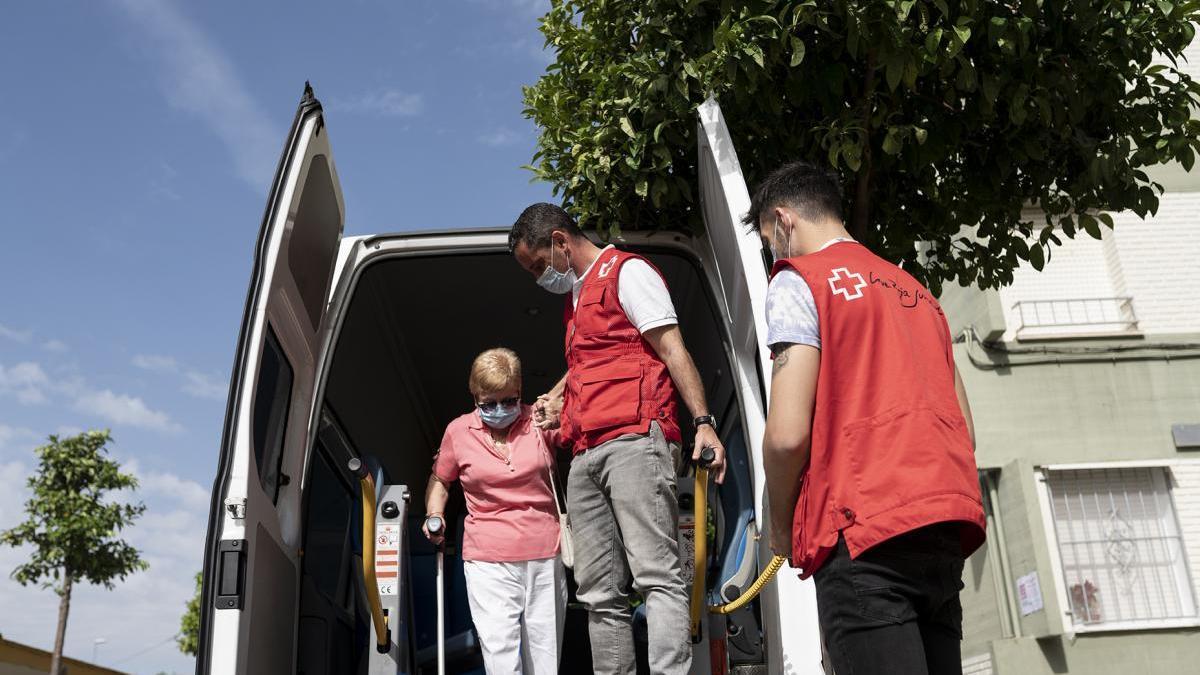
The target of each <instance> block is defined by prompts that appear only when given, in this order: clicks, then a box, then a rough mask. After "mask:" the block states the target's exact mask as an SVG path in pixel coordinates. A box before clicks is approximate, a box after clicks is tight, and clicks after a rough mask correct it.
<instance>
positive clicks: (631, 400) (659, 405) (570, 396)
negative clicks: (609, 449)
mask: <svg viewBox="0 0 1200 675" xmlns="http://www.w3.org/2000/svg"><path fill="white" fill-rule="evenodd" d="M635 258H636V259H639V260H645V258H642V257H641V256H637V255H634V254H632V253H626V252H624V251H618V250H616V249H609V250H606V251H604V252H603V253H601V254H600V257H599V258H597V259H596V262H595V263H594V264H593V266H592V269H591V271H590V272H589V273H588V275H587V277H585V278H584V281H583V286H582V287H581V288H580V290H579V303H578V306H573V305H572V302H571V297H570V296H568V297H567V303H566V312H565V314H564V321H565V323H566V326H567V340H566V349H567V386H566V389H565V391H564V392H563V411H562V418H561V419H562V429H561V431H560V438H561V440H562V442H563V443H564V444H565V445H566V446H567V447H570V448H573V451H574V453H575V454H579V453H581V452H583V451H585V450H587V449H589V448H594V447H596V446H598V445H600V444H601V443H604V442H605V441H610V440H612V439H614V438H617V437H618V436H623V435H625V434H645V433H648V432H649V431H650V423H651V422H653V421H655V420H657V421H658V423H659V425H660V426H661V427H662V430H663V434H664V435H665V436H666V438H667V440H670V441H676V442H678V441H679V440H680V433H679V422H678V420H677V419H676V413H675V411H676V408H675V384H674V382H672V380H671V374H670V372H668V370H667V366H666V364H665V363H663V362H662V359H660V358H658V355H657V354H656V353H655V352H654V349H653V348H652V347H651V346H650V344H649V343H647V342H646V340H645V339H643V338H642V334H641V333H639V332H638V330H637V327H636V326H634V325H633V324H632V323H631V322H630V321H629V318H628V317H627V316H625V310H624V309H622V308H621V302H620V298H619V297H618V294H617V279H618V275H619V273H620V270H621V266H622V265H624V264H625V262H626V261H628V260H633V259H635ZM646 263H647V264H650V263H649V261H646ZM651 267H652V268H653V267H654V266H653V265H651ZM655 271H656V272H657V271H658V270H657V269H655ZM660 274H661V272H660ZM664 282H665V280H664Z"/></svg>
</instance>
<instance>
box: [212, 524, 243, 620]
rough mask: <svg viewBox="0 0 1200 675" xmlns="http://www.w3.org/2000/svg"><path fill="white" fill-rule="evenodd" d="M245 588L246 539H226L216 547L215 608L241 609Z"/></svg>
mask: <svg viewBox="0 0 1200 675" xmlns="http://www.w3.org/2000/svg"><path fill="white" fill-rule="evenodd" d="M245 590H246V540H245V539H226V540H224V541H222V542H221V543H220V545H219V546H218V547H217V600H216V608H217V609H241V608H242V604H243V603H242V599H243V595H244V592H245Z"/></svg>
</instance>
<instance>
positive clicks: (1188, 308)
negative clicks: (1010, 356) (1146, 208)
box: [1113, 57, 1200, 335]
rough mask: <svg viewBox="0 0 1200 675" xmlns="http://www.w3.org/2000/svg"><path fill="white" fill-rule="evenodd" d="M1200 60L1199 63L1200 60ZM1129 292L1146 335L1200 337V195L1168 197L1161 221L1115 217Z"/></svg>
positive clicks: (1162, 205) (1161, 208) (1158, 218)
mask: <svg viewBox="0 0 1200 675" xmlns="http://www.w3.org/2000/svg"><path fill="white" fill-rule="evenodd" d="M1197 60H1200V57H1198V58H1197ZM1113 221H1114V223H1115V225H1116V227H1115V228H1114V232H1113V234H1114V236H1115V238H1116V249H1117V254H1118V256H1119V257H1120V261H1121V269H1122V271H1123V273H1124V286H1125V290H1126V292H1127V293H1128V294H1129V295H1131V296H1133V307H1134V311H1135V312H1137V316H1138V324H1139V326H1140V328H1141V330H1142V331H1143V332H1144V333H1146V334H1147V335H1154V334H1169V333H1200V192H1185V193H1174V194H1172V193H1167V194H1165V195H1163V196H1162V197H1161V199H1160V201H1159V208H1158V215H1156V216H1154V217H1152V218H1147V219H1146V220H1144V221H1143V220H1140V219H1139V218H1138V217H1137V216H1136V215H1135V214H1133V213H1122V214H1116V215H1114V216H1113Z"/></svg>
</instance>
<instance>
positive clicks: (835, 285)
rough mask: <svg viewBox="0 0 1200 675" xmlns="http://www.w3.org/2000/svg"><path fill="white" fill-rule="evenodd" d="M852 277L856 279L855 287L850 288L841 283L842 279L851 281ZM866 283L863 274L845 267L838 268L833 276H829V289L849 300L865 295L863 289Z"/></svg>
mask: <svg viewBox="0 0 1200 675" xmlns="http://www.w3.org/2000/svg"><path fill="white" fill-rule="evenodd" d="M851 279H853V280H854V281H853V282H852V283H853V286H854V288H853V289H851V290H848V289H847V288H846V287H845V286H842V285H841V284H840V282H842V281H847V282H849V281H850V280H851ZM866 285H867V282H866V281H865V280H864V279H863V277H862V275H861V274H859V273H858V272H851V271H850V270H848V269H846V268H845V267H839V268H837V269H836V270H834V271H833V276H831V277H829V289H830V290H831V291H833V294H834V295H843V296H845V297H846V301H847V302H849V301H850V300H857V299H859V298H861V297H862V296H863V293H862V289H863V288H865V287H866Z"/></svg>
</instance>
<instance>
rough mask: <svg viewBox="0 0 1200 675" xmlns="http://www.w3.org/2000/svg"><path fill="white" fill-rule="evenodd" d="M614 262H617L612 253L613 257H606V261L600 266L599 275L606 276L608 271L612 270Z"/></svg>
mask: <svg viewBox="0 0 1200 675" xmlns="http://www.w3.org/2000/svg"><path fill="white" fill-rule="evenodd" d="M616 264H617V256H615V255H614V256H613V257H611V258H609V259H608V262H606V263H604V264H603V265H601V266H600V276H601V277H606V276H608V273H609V272H611V271H612V268H613V265H616Z"/></svg>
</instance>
